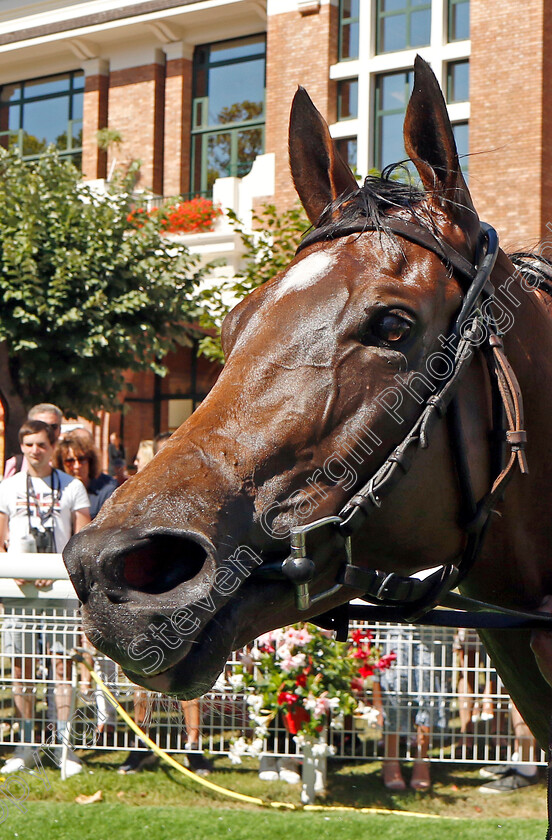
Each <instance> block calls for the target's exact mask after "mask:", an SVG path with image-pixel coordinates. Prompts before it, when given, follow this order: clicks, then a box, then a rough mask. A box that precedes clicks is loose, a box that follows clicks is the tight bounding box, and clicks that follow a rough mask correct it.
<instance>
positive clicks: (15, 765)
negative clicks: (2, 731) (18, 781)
mask: <svg viewBox="0 0 552 840" xmlns="http://www.w3.org/2000/svg"><path fill="white" fill-rule="evenodd" d="M24 767H25V762H24V760H23V759H22V758H19V756H17V755H14V756H12V757H11V758H8V760H7V761H6V763H5V764H4V765H3V766H2V767H0V775H2V776H7V775H8V773H18V772H19V771H20V770H23V769H24Z"/></svg>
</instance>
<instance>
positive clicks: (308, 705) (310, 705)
mask: <svg viewBox="0 0 552 840" xmlns="http://www.w3.org/2000/svg"><path fill="white" fill-rule="evenodd" d="M316 703H317V700H316V697H315V696H314V695H313V694H309V696H308V697H307V698H306V700H305V702H304V703H303V706H304V707H305V709H306V710H307V712H314V710H315V709H316Z"/></svg>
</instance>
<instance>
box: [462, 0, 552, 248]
mask: <svg viewBox="0 0 552 840" xmlns="http://www.w3.org/2000/svg"><path fill="white" fill-rule="evenodd" d="M551 15H552V0H526V2H524V3H523V4H522V5H520V3H519V2H518V0H501V2H500V3H494V4H492V12H490V7H489V3H488V0H471V45H472V53H471V60H470V102H471V114H470V153H471V157H470V190H471V192H472V195H473V198H474V202H475V206H476V208H477V210H478V212H479V214H480V216H481V218H483V219H484V220H485V221H488V222H490V223H492V224H494V225H496V228H497V230H498V232H499V234H500V236H501V242H502V243H503V245H504V246H505V247H506V248H508V247H509V248H510V249H512V248H520V247H522V248H524V247H531V246H534V245H535V244H536V242H537V241H538V240H539V238H540V237H541V236H542V235H543V233H544V232H545V229H544V226H545V224H546V222H547V221H550V220H552V194H551V187H552V173H551V166H550V146H551V138H552V92H551V90H550V80H551V78H552V50H551V47H552V22H551Z"/></svg>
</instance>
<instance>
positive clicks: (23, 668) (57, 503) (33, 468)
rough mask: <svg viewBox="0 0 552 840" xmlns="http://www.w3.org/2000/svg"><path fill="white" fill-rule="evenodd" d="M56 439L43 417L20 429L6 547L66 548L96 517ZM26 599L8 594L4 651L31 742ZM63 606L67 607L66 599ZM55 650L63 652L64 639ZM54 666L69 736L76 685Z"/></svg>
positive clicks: (29, 603)
mask: <svg viewBox="0 0 552 840" xmlns="http://www.w3.org/2000/svg"><path fill="white" fill-rule="evenodd" d="M55 440H56V435H55V430H54V429H53V428H52V425H51V424H47V423H44V422H42V421H40V420H27V421H26V422H25V423H24V424H23V426H22V427H21V429H20V430H19V441H20V445H21V451H22V453H23V455H24V456H25V459H26V461H27V472H26V473H25V472H18V473H16V474H15V475H13V476H12V477H11V478H7V479H5V480H4V481H3V482H2V484H1V485H0V551H6V550H7V551H10V552H19V551H21V550H22V547H23V545H26V546H27V547H26V549H23V550H27V551H28V550H29V548H28V545H29V542H33V543H34V550H35V551H37V552H39V553H42V552H45V553H51V552H61V551H62V550H63V548H64V547H65V544H66V543H67V541H68V540H69V538H70V536H71V534H72V533H76V532H77V531H80V529H81V528H83V527H84V525H86V524H87V523H88V522H90V513H89V503H88V497H87V495H86V491H85V489H84V487H83V486H82V484H81V483H80V482H79V481H75V480H74V479H73V478H71V477H70V476H68V475H66V474H65V473H63V472H60V471H59V470H57V469H53V468H52V466H51V462H52V460H53V456H54V443H55ZM16 583H17V584H18V585H19V586H23V585H24V584H25V583H26V581H25V580H23V579H16ZM51 583H52V582H51V581H50V580H46V579H41V580H35V581H34V586H35V587H36V589H43V588H46V587H48V586H50V585H51ZM50 603H51V604H53V602H50ZM20 604H21V600H20V599H5V600H4V614H5V615H6V619H5V621H4V654H5V655H7V656H10V657H12V672H13V678H14V685H13V693H14V704H15V708H16V712H17V714H18V716H19V718H20V720H21V723H22V727H21V728H22V733H23V739H22V740H23V741H24V742H26V743H29V742H31V741H32V739H33V720H34V691H33V687H32V685H30V682H31V681H32V678H33V673H32V669H33V656H32V653H33V651H32V639H31V635H30V634H29V633H25V632H23V631H24V629H25V625H24V620H23V619H22V618H21V616H22V615H23V609H22V608H21V606H20ZM62 606H63V607H66V601H65V600H64V601H63V602H62ZM75 606H76V602H75ZM29 609H31V610H33V609H34V610H38V609H42V602H41V601H40V600H39V599H38V598H27V599H26V600H25V611H26V612H27V611H28V610H29ZM52 652H53V653H54V655H59V653H60V650H59V642H56V644H55V645H54V649H53V651H52ZM54 667H55V673H56V678H57V680H58V683H57V685H56V687H55V693H54V696H55V707H56V712H57V732H58V733H59V735H60V737H61V738H63V736H64V733H65V731H66V728H67V720H68V717H69V707H70V697H71V685H70V683H69V681H68V675H67V673H64V672H65V670H66V669H65V668H64V661H63V660H62V659H59V658H57V659H55V662H54ZM23 680H24V682H23ZM31 758H32V751H31V750H30V748H29V747H27V748H22V749H18V750H16V753H15V755H14V756H13V757H12V758H11V759H8V761H7V762H6V763H5V764H4V766H3V767H2V768H1V770H0V773H4V774H5V773H13V772H16V771H17V770H20V769H22V767H24V766H25V764H26V763H27V762H28V761H29V760H30V759H31ZM66 770H67V773H68V775H74V774H75V773H78V772H80V771H81V770H82V765H81V763H80V761H78V759H76V758H75V757H74V756H72V755H71V756H70V759H69V761H68V763H67V765H66Z"/></svg>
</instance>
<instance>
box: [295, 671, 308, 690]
mask: <svg viewBox="0 0 552 840" xmlns="http://www.w3.org/2000/svg"><path fill="white" fill-rule="evenodd" d="M306 684H307V674H306V673H305V671H303V673H302V674H299V676H298V677H297V679H296V680H295V685H300V686H301V687H302V688H304V687H305V686H306Z"/></svg>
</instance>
